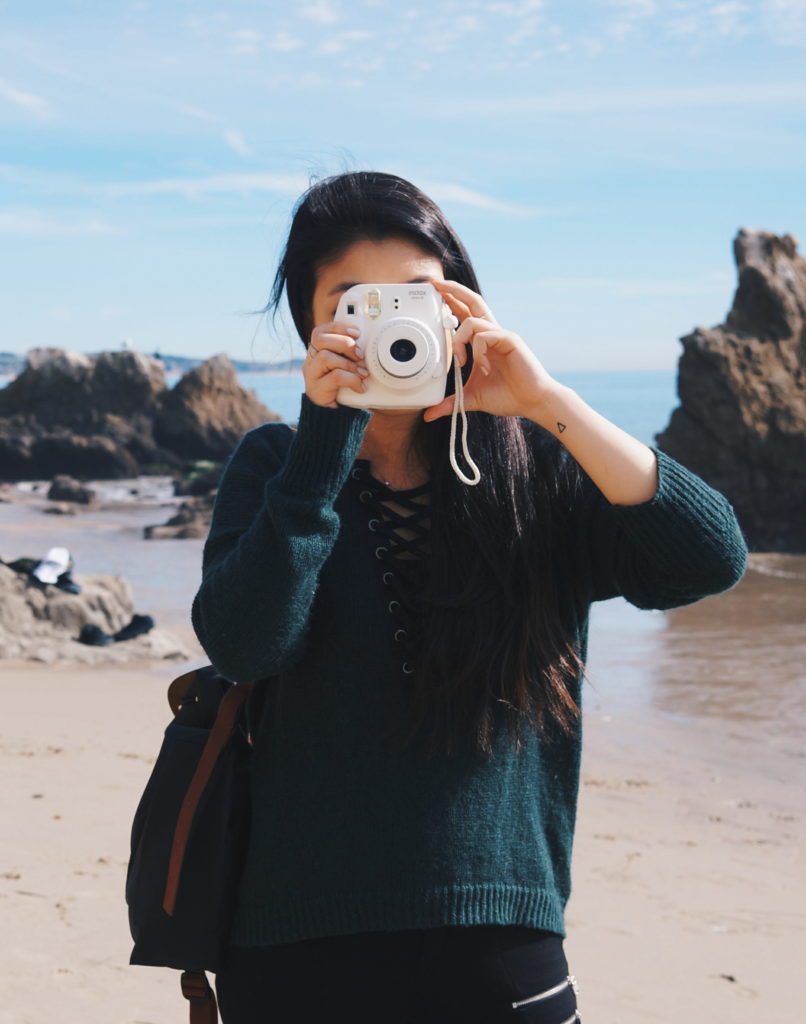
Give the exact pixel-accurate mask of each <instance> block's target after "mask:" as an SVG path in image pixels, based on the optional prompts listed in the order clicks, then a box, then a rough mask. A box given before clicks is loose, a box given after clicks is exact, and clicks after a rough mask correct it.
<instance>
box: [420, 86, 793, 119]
mask: <svg viewBox="0 0 806 1024" xmlns="http://www.w3.org/2000/svg"><path fill="white" fill-rule="evenodd" d="M804 101H806V81H802V82H768V83H758V84H753V83H751V82H737V83H733V84H730V83H727V84H724V85H692V86H674V87H672V88H668V89H634V90H633V89H611V90H607V89H602V90H600V91H597V92H558V93H553V94H552V93H547V94H545V95H543V96H513V97H509V98H507V97H502V98H501V99H492V100H475V101H473V102H470V101H468V102H465V101H459V102H448V103H443V104H441V105H440V108H439V112H440V116H443V115H444V114H446V113H454V114H457V113H468V114H474V115H475V114H502V115H503V114H526V113H536V114H537V113H596V112H603V111H626V110H672V109H685V108H687V107H710V106H715V107H719V106H746V105H747V104H753V103H800V104H802V103H804Z"/></svg>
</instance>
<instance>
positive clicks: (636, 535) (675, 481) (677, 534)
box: [612, 448, 747, 590]
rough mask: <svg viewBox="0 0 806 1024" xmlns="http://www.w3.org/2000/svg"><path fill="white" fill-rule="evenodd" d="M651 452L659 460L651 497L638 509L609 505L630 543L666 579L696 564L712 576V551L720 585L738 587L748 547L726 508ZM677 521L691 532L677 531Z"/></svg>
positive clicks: (702, 486)
mask: <svg viewBox="0 0 806 1024" xmlns="http://www.w3.org/2000/svg"><path fill="white" fill-rule="evenodd" d="M652 451H653V452H654V453H655V456H656V457H657V462H658V489H657V492H656V493H655V496H654V497H653V498H650V500H649V501H644V502H641V503H640V504H638V505H613V506H612V508H613V511H614V512H615V514H616V515H617V516H618V517H619V518H620V520H621V522H622V523H623V525H624V527H625V529H628V530H629V531H630V535H631V536H632V537H633V539H634V540H635V541H636V542H637V543H638V544H640V545H641V546H642V547H644V548H645V549H647V550H650V549H651V550H652V551H653V553H654V555H653V557H654V561H655V563H656V564H659V565H660V566H661V567H662V571H667V572H668V573H669V574H670V578H674V577H675V575H676V574H679V572H680V570H681V568H684V567H691V568H693V567H695V566H697V565H698V564H700V563H701V564H703V565H704V566H706V569H707V571H708V573H710V574H711V576H713V572H714V568H713V564H714V561H713V558H711V557H710V556H711V555H712V553H714V552H716V553H718V554H719V560H720V561H721V563H722V566H723V572H724V574H725V579H724V580H723V581H722V585H723V587H728V586H731V585H733V584H735V583H738V582H739V580H740V579H741V577H742V574H743V573H744V570H745V567H746V562H747V547H746V545H745V544H744V540H743V538H742V536H741V534H740V533H738V532H736V531H735V530H734V515H733V510H732V509H731V506H730V504H729V503H728V502H727V501H726V499H725V498H724V497H723V496H722V495H721V494H720V493H719V492H718V491H715V490H714V489H713V488H711V487H709V486H708V485H707V484H705V483H704V482H703V481H702V480H700V479H699V478H698V477H696V476H694V475H693V474H692V473H690V472H689V470H687V469H686V468H685V467H684V466H681V465H680V463H679V462H676V461H675V460H674V459H673V458H672V457H671V456H669V455H667V454H666V453H665V452H662V451H659V450H658V449H657V448H653V449H652ZM681 519H683V520H684V519H688V521H689V524H690V526H691V527H692V528H691V529H689V530H684V529H681ZM726 556H727V557H726ZM664 561H665V562H666V564H665V566H664ZM711 589H712V590H713V588H711Z"/></svg>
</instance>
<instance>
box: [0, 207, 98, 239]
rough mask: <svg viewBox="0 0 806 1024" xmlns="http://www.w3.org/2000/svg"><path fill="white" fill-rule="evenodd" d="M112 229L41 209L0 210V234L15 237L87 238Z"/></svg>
mask: <svg viewBox="0 0 806 1024" xmlns="http://www.w3.org/2000/svg"><path fill="white" fill-rule="evenodd" d="M114 230H115V229H114V228H113V227H112V226H111V225H109V224H105V223H103V221H99V220H70V219H69V218H57V217H54V216H53V215H52V214H50V213H46V212H45V211H43V210H31V209H22V210H20V209H17V210H0V235H10V236H14V237H17V238H57V237H58V238H88V237H93V236H97V235H111V234H113V233H114Z"/></svg>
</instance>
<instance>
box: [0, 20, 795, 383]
mask: <svg viewBox="0 0 806 1024" xmlns="http://www.w3.org/2000/svg"><path fill="white" fill-rule="evenodd" d="M805 114H806V0H758V2H752V0H746V2H739V0H723V2H713V0H592V2H589V3H580V2H576V0H570V2H568V0H565V2H560V0H499V2H473V0H463V2H443V0H432V2H431V3H428V4H425V3H422V2H421V0H412V2H410V3H401V2H394V0H352V2H348V0H311V2H301V3H291V2H283V3H279V2H273V0H272V2H265V0H263V2H260V0H234V2H230V3H227V4H224V3H214V2H207V0H200V2H192V0H184V2H182V0H180V2H170V0H165V2H162V3H150V2H134V3H114V2H106V3H101V2H100V0H83V2H80V0H59V2H47V0H43V2H39V3H36V4H31V3H24V2H21V0H11V2H0V253H1V255H0V281H2V284H1V285H0V293H2V303H0V349H2V350H9V351H17V352H24V351H26V350H27V349H29V348H31V347H34V346H40V345H58V346H61V347H66V348H74V349H77V350H80V351H98V350H101V349H110V348H111V349H114V348H119V347H120V345H121V344H122V343H123V342H124V341H125V340H126V339H131V343H132V344H133V346H134V347H136V348H141V349H144V350H146V351H153V350H157V349H158V350H161V351H163V352H172V353H182V354H187V355H198V356H207V355H211V354H213V353H215V352H220V351H227V352H229V353H230V354H231V355H233V356H234V357H236V358H246V359H249V358H255V359H266V358H267V359H275V358H282V357H284V356H287V355H289V354H291V353H292V352H295V351H296V347H295V346H296V344H298V343H295V342H294V341H293V339H292V337H291V334H290V332H288V331H286V330H284V329H283V327H282V325H280V328H279V330H278V331H273V330H272V329H271V328H270V325H268V324H267V323H266V322H265V318H260V317H256V316H253V315H250V313H251V312H252V311H254V310H257V309H260V308H261V307H262V306H263V305H264V303H265V301H266V298H267V295H268V290H269V285H270V281H271V278H272V276H273V272H274V265H275V262H276V258H277V255H278V252H279V250H280V248H281V245H282V241H283V236H284V232H285V230H286V229H287V225H288V219H289V215H290V211H291V208H292V205H293V202H294V200H295V198H296V197H297V196H298V194H299V193H300V191H301V190H302V189H303V188H304V187H305V185H306V183H307V181H308V180H309V178H310V176H311V175H312V174H314V175H321V174H327V173H333V172H337V171H340V170H344V169H349V168H363V167H371V168H377V169H382V170H390V171H394V172H396V173H399V174H402V175H404V176H406V177H408V178H410V179H411V180H413V181H414V182H416V183H417V184H418V185H420V186H421V187H423V188H424V189H425V190H426V191H428V192H430V193H431V194H432V195H433V197H434V198H435V199H436V200H437V201H438V202H440V204H441V205H442V206H443V208H444V209H445V211H446V213H447V214H448V216H449V218H450V219H451V221H452V222H453V223H454V225H455V227H456V228H457V229H458V231H459V233H460V234H461V235H462V237H463V239H464V241H465V243H466V245H467V247H468V249H469V250H470V253H471V256H472V257H473V259H474V262H475V263H476V267H477V270H478V272H479V276H480V279H481V281H482V285H483V288H484V291H485V294H486V296H487V298H488V301H489V302H490V305H491V306H492V308H493V309H494V310H495V312H496V314H497V316H498V319H499V320H500V321H501V322H502V323H504V324H505V325H506V326H509V327H511V328H512V329H513V330H517V331H518V332H519V333H521V334H522V335H523V336H524V337H525V338H526V339H527V341H528V342H529V344H530V345H531V346H532V347H533V349H534V350H535V351H536V352H537V353H538V354H539V355H540V357H541V358H542V359H543V360H544V362H545V364H546V366H547V367H548V369H549V370H550V371H552V372H561V371H562V370H584V369H595V370H602V369H608V368H612V369H629V368H636V369H672V368H673V367H674V366H675V364H676V360H677V357H678V354H679V350H680V346H679V343H678V341H677V338H678V337H679V336H680V335H682V334H685V333H687V332H688V331H690V330H691V329H692V328H693V327H694V326H696V325H703V326H710V325H713V324H715V323H718V322H720V321H721V320H722V319H723V318H724V315H725V313H726V311H727V310H728V308H729V307H730V304H731V301H732V296H733V291H734V287H735V280H736V276H735V268H734V263H733V255H732V245H731V243H732V240H733V238H734V236H735V234H736V232H737V231H738V229H739V228H740V227H743V226H749V227H756V228H762V229H765V230H768V231H774V232H777V233H785V232H790V233H792V234H794V235H795V236H796V237H798V238H802V237H803V236H804V233H806V187H804V177H805V175H804V171H805V170H806V117H805V116H804V115H805Z"/></svg>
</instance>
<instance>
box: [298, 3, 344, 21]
mask: <svg viewBox="0 0 806 1024" xmlns="http://www.w3.org/2000/svg"><path fill="white" fill-rule="evenodd" d="M296 13H297V14H298V15H299V17H300V18H305V19H306V21H316V22H318V23H319V24H320V25H335V24H336V22H337V21H339V20H340V19H341V12H340V11H339V6H338V4H337V3H335V2H334V0H314V3H309V4H302V5H300V6H299V7H297V8H296Z"/></svg>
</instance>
